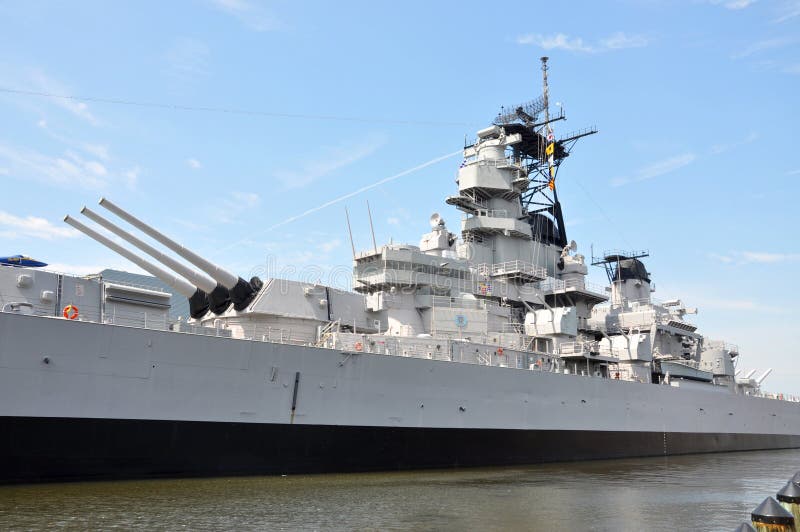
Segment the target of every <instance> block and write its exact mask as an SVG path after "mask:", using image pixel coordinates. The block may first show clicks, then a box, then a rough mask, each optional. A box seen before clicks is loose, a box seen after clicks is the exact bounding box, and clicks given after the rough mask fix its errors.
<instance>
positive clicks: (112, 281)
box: [103, 277, 172, 294]
mask: <svg viewBox="0 0 800 532" xmlns="http://www.w3.org/2000/svg"><path fill="white" fill-rule="evenodd" d="M103 282H104V283H106V284H118V285H122V286H130V287H131V288H143V289H145V290H151V291H153V292H161V293H164V294H171V293H172V292H168V291H167V290H165V289H164V288H163V287H160V286H153V285H151V284H142V283H132V282H129V281H120V280H117V279H107V278H105V277H103Z"/></svg>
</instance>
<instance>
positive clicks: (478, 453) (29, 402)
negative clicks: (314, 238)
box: [0, 58, 800, 480]
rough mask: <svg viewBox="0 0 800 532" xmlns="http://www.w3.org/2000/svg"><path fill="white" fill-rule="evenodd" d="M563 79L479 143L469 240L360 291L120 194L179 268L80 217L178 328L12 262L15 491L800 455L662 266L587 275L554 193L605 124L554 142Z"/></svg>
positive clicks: (453, 242) (7, 291) (111, 292)
mask: <svg viewBox="0 0 800 532" xmlns="http://www.w3.org/2000/svg"><path fill="white" fill-rule="evenodd" d="M542 71H543V81H544V93H543V95H542V97H540V98H538V99H536V100H533V101H532V102H528V103H525V104H522V105H518V106H513V107H512V108H509V109H508V110H507V109H505V108H504V109H503V111H502V112H501V113H500V114H499V115H498V116H497V117H496V118H495V120H494V121H493V123H492V124H491V125H490V126H489V127H487V128H484V129H482V130H480V131H478V132H477V135H476V138H475V140H474V142H472V143H471V144H468V145H467V146H465V148H464V160H463V163H462V164H461V166H460V168H459V170H458V174H457V179H456V182H457V186H458V189H457V194H455V195H453V196H450V197H448V198H447V200H446V201H447V203H448V204H450V205H453V206H455V207H457V208H458V209H459V210H460V211H462V212H463V213H464V218H463V220H462V221H461V227H460V232H459V233H455V232H451V230H450V229H448V227H447V225H446V223H445V220H444V219H443V218H442V217H441V216H440V215H438V214H434V215H432V216H431V217H430V219H429V224H430V231H429V232H428V233H425V234H424V235H423V236H422V238H421V240H420V242H419V245H405V244H388V245H383V246H378V245H377V244H376V243H374V245H373V247H372V248H371V249H369V250H365V251H362V252H355V251H354V259H353V284H354V291H352V292H350V291H345V290H340V289H336V288H333V287H329V286H324V285H320V284H315V283H308V282H301V281H294V280H287V279H277V278H271V279H264V280H262V279H259V278H257V277H253V278H252V279H250V280H249V281H248V280H244V279H242V278H241V277H239V276H238V275H236V274H234V273H231V272H228V271H227V270H225V269H224V268H221V267H220V266H218V265H215V264H213V263H211V262H210V261H208V260H206V259H205V258H203V257H201V256H200V255H198V254H196V253H194V252H192V251H191V250H189V249H187V248H186V247H184V246H183V245H182V244H180V243H178V242H176V241H174V240H173V239H171V238H169V237H167V236H166V235H164V234H163V233H161V232H160V231H159V230H157V229H155V228H154V227H152V226H150V225H148V224H147V223H146V222H144V221H143V220H141V219H140V218H138V217H136V216H135V215H133V214H132V213H130V212H129V211H127V210H125V209H123V208H122V207H120V206H119V205H117V204H116V203H114V202H112V201H111V200H109V199H106V198H103V199H101V201H100V205H101V206H102V207H103V208H104V209H105V210H107V211H108V212H109V213H110V214H112V215H114V216H115V217H116V218H118V219H119V220H122V221H124V222H125V223H127V224H128V225H130V226H132V227H134V228H136V229H137V230H139V231H140V232H141V233H143V235H146V236H147V237H149V238H150V239H152V240H153V241H155V242H157V243H158V244H161V245H162V246H164V248H166V249H167V250H168V251H162V250H160V249H158V248H156V247H155V246H153V245H152V244H150V243H148V242H147V241H145V240H144V239H143V238H140V237H138V236H136V235H134V234H132V233H131V232H130V230H128V229H125V228H123V227H122V226H121V225H119V222H118V221H114V220H112V219H109V218H107V217H106V216H107V215H101V214H99V213H97V212H94V211H92V210H91V209H88V208H84V209H83V210H82V211H81V212H82V213H83V214H84V215H85V216H86V217H87V218H88V219H90V220H91V221H92V222H94V223H95V224H97V226H99V227H101V228H103V229H102V230H96V229H92V228H91V227H89V226H87V225H86V224H84V223H82V222H81V221H79V220H77V219H75V218H73V217H69V216H68V217H66V218H65V221H66V222H67V223H69V224H70V225H72V226H73V227H75V228H76V229H78V230H80V231H82V232H84V233H85V234H86V235H88V236H90V237H91V238H93V239H95V240H97V241H98V242H99V243H101V244H103V245H105V246H107V247H109V248H110V249H112V250H114V251H115V252H117V253H119V254H121V255H122V256H124V257H126V258H128V259H129V260H131V261H132V262H134V263H135V264H137V265H138V266H139V267H141V268H142V269H144V270H146V271H147V272H149V273H150V274H151V275H153V276H155V277H157V278H159V279H160V280H161V281H163V282H164V283H166V284H167V285H168V286H169V287H171V289H172V290H174V291H176V292H177V293H180V294H182V295H184V296H185V297H186V298H188V300H189V306H190V312H189V314H190V315H189V316H187V317H186V319H180V320H178V321H171V320H170V319H169V317H168V313H167V311H168V309H169V304H168V301H169V297H170V294H169V293H167V292H165V291H163V290H157V289H153V288H152V287H142V286H131V285H126V284H124V283H119V282H110V281H106V280H104V279H102V277H75V276H69V275H63V274H58V273H53V272H48V271H44V270H39V269H33V268H24V267H12V266H8V267H0V297H1V298H2V300H1V301H0V303H2V312H1V313H0V405H2V406H0V422H2V423H3V424H4V427H3V428H4V429H5V431H6V434H11V435H12V436H11V437H10V438H6V439H0V442H2V448H0V456H2V457H3V460H4V462H3V463H2V464H0V465H2V466H3V467H0V471H4V473H3V475H2V476H0V479H2V480H36V479H44V478H66V477H93V476H138V475H151V474H177V475H182V474H222V473H254V472H266V473H269V472H292V471H327V470H363V469H380V468H384V469H385V468H398V467H432V466H448V465H482V464H504V463H526V462H536V461H546V460H563V459H584V458H608V457H619V456H644V455H653V454H672V453H682V452H710V451H724V450H743V449H766V448H780V447H796V446H800V405H799V404H798V403H797V402H796V400H794V398H789V397H783V396H775V395H768V394H764V393H763V392H762V391H761V389H760V386H761V383H762V382H763V381H764V379H765V378H766V376H767V375H768V372H767V373H764V374H763V375H762V376H760V377H758V378H755V379H754V378H753V375H754V372H750V373H748V374H746V375H744V376H741V377H740V376H737V369H736V362H737V360H738V355H739V353H738V349H737V348H736V347H735V346H732V345H730V344H727V343H724V342H718V341H711V340H708V339H707V338H704V337H703V336H702V335H701V334H700V333H698V332H697V330H696V327H695V326H694V325H692V324H691V323H690V322H689V321H687V319H686V315H687V314H692V313H693V312H694V310H693V309H690V308H686V307H685V306H684V305H683V303H682V302H681V301H679V300H673V301H665V302H657V301H655V300H654V299H653V298H652V295H651V294H652V292H653V291H654V288H653V285H652V282H651V274H650V273H649V272H648V271H647V269H646V267H645V265H644V263H643V262H642V259H643V258H645V257H646V256H647V253H646V252H631V251H609V252H606V253H604V254H603V255H602V256H601V257H592V258H591V263H592V264H594V265H596V266H601V267H603V268H604V269H605V270H606V273H607V275H608V280H609V284H610V286H608V287H601V286H596V285H594V284H592V283H590V282H588V281H587V275H588V266H589V265H588V264H587V260H586V258H585V257H584V256H583V255H582V254H579V253H578V252H577V250H578V247H577V244H576V243H575V242H574V241H570V240H568V239H567V235H566V228H565V224H564V220H563V213H562V207H561V203H560V200H559V197H558V193H557V186H556V181H557V176H558V171H559V168H560V166H561V164H562V162H563V161H564V159H565V158H566V157H567V156H568V155H569V154H570V152H571V149H572V147H573V146H574V144H575V142H576V141H577V140H578V139H580V138H582V137H584V136H586V135H590V134H592V133H595V132H596V130H595V129H594V128H589V129H585V130H582V131H579V132H576V133H572V134H568V135H567V136H565V137H561V138H557V137H556V135H555V133H554V129H555V128H554V126H553V124H554V123H555V122H558V121H559V120H561V119H563V118H564V114H563V111H561V112H560V113H559V114H558V115H557V116H551V114H550V106H549V89H548V81H547V59H546V58H543V59H542ZM98 229H99V228H98ZM104 230H105V231H107V232H110V233H111V234H113V235H116V236H117V237H119V239H121V241H124V243H123V242H121V241H119V240H114V239H112V238H110V235H109V234H108V233H107V232H104ZM107 235H108V236H107ZM130 246H132V247H133V248H136V249H137V250H138V251H132V250H131V247H130ZM145 255H149V258H145ZM156 263H159V264H156ZM186 263H188V264H190V265H191V266H188V265H187V264H186ZM708 392H718V393H708ZM59 433H61V434H66V435H69V438H71V439H68V440H67V441H68V442H71V443H70V444H69V445H64V446H59V445H57V444H56V443H55V442H56V441H58V437H57V434H59ZM82 438H85V439H87V440H88V441H87V445H88V447H86V448H88V449H99V450H98V451H97V453H98V454H97V456H95V455H93V454H91V453H89V454H87V451H86V448H83V447H81V441H82V440H81V439H82ZM201 438H202V442H201ZM137 442H138V444H139V445H137V444H136V443H137ZM356 442H360V448H362V451H359V453H356V455H354V454H353V453H352V452H347V451H348V450H349V447H348V446H350V445H352V444H354V443H356ZM364 443H366V444H367V445H368V446H369V449H368V450H363V444H364ZM500 443H502V445H500ZM498 445H500V447H499V448H498Z"/></svg>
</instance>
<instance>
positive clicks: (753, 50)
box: [731, 37, 797, 59]
mask: <svg viewBox="0 0 800 532" xmlns="http://www.w3.org/2000/svg"><path fill="white" fill-rule="evenodd" d="M795 42H797V38H796V37H774V38H772V39H764V40H763V41H756V42H754V43H752V44H750V45H749V46H747V48H745V49H744V50H742V51H741V52H737V53H735V54H733V55H732V56H731V57H733V58H734V59H741V58H743V57H750V56H751V55H755V54H758V53H761V52H765V51H767V50H774V49H776V48H783V47H785V46H789V45H790V44H793V43H795Z"/></svg>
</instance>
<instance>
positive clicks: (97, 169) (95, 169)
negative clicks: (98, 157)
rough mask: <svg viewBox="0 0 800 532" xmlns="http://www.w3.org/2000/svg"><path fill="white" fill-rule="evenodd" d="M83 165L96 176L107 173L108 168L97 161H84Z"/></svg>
mask: <svg viewBox="0 0 800 532" xmlns="http://www.w3.org/2000/svg"><path fill="white" fill-rule="evenodd" d="M83 166H84V168H86V169H87V170H88V171H90V172H91V173H93V174H94V175H96V176H104V175H107V174H108V170H106V167H105V166H103V165H102V164H100V163H98V162H97V161H87V162H86V163H84V165H83Z"/></svg>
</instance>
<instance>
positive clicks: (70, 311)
mask: <svg viewBox="0 0 800 532" xmlns="http://www.w3.org/2000/svg"><path fill="white" fill-rule="evenodd" d="M63 314H64V317H65V318H67V319H68V320H74V319H75V318H77V317H78V307H76V306H75V305H67V306H66V307H64V312H63Z"/></svg>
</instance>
